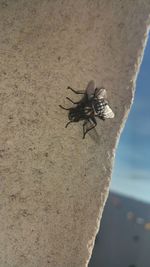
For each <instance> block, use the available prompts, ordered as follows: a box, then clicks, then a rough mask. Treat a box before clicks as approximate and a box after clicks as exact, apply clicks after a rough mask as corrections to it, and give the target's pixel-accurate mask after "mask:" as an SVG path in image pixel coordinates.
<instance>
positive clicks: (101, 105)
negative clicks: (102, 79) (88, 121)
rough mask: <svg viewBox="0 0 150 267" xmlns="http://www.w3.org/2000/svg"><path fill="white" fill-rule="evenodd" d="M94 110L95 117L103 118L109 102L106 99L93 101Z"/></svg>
mask: <svg viewBox="0 0 150 267" xmlns="http://www.w3.org/2000/svg"><path fill="white" fill-rule="evenodd" d="M92 104H93V108H94V112H95V115H98V116H102V115H103V114H104V111H105V106H106V105H107V102H106V101H105V100H104V99H100V100H93V103H92Z"/></svg>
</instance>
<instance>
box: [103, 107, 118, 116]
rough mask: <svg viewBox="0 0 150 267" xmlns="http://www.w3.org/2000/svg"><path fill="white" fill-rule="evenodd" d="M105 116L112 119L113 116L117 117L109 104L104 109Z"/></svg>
mask: <svg viewBox="0 0 150 267" xmlns="http://www.w3.org/2000/svg"><path fill="white" fill-rule="evenodd" d="M103 116H104V118H106V119H111V118H114V117H115V114H114V113H113V111H112V110H111V108H110V107H109V106H108V105H106V106H105V108H104V111H103Z"/></svg>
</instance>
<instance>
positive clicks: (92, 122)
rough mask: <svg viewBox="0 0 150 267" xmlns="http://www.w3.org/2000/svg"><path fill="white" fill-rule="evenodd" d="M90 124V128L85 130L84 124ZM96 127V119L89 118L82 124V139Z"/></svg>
mask: <svg viewBox="0 0 150 267" xmlns="http://www.w3.org/2000/svg"><path fill="white" fill-rule="evenodd" d="M88 122H90V123H91V126H90V127H89V128H87V129H85V126H86V124H87V123H88ZM96 125H97V122H96V119H95V118H94V117H91V118H89V119H88V120H87V121H85V122H84V123H83V139H84V138H85V135H86V134H87V133H88V132H89V131H91V130H92V129H93V128H95V127H96Z"/></svg>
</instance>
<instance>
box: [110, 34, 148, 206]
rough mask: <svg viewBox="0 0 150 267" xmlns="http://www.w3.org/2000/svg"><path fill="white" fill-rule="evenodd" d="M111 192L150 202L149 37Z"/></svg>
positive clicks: (121, 141) (119, 148)
mask: <svg viewBox="0 0 150 267" xmlns="http://www.w3.org/2000/svg"><path fill="white" fill-rule="evenodd" d="M111 191H114V192H116V193H120V194H123V195H126V196H129V197H133V198H135V199H140V200H142V201H144V202H148V203H150V36H149V39H148V42H147V46H146V50H145V53H144V58H143V62H142V65H141V68H140V72H139V75H138V79H137V83H136V94H135V99H134V103H133V106H132V109H131V112H130V114H129V117H128V120H127V122H126V126H125V128H124V130H123V133H122V135H121V138H120V143H119V145H118V149H117V154H116V159H115V167H114V172H113V177H112V183H111Z"/></svg>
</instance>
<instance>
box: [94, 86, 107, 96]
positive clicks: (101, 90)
mask: <svg viewBox="0 0 150 267" xmlns="http://www.w3.org/2000/svg"><path fill="white" fill-rule="evenodd" d="M96 95H97V98H98V99H101V98H107V92H106V90H105V89H104V88H97V93H96Z"/></svg>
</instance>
